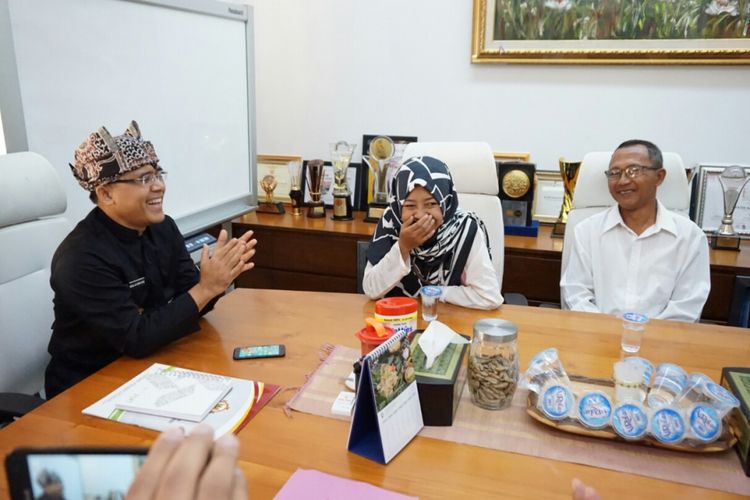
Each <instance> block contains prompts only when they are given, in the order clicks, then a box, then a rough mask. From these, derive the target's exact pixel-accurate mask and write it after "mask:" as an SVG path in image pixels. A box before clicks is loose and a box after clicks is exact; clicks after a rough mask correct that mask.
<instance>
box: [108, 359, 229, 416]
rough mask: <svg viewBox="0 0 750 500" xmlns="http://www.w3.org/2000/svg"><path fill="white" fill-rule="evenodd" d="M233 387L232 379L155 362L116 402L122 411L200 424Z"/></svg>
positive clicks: (126, 386)
mask: <svg viewBox="0 0 750 500" xmlns="http://www.w3.org/2000/svg"><path fill="white" fill-rule="evenodd" d="M231 388H232V379H231V378H229V377H222V376H221V375H214V374H211V373H205V372H197V371H193V370H186V369H184V368H177V367H175V366H167V365H162V364H159V363H154V364H153V365H151V366H150V367H149V368H148V369H146V370H145V371H143V372H141V373H140V374H139V375H138V376H136V377H135V378H134V379H132V380H131V381H130V382H128V383H127V384H126V385H125V386H124V387H123V390H122V391H121V392H120V393H119V395H118V398H117V399H116V400H115V407H116V408H119V409H122V410H129V411H135V412H139V413H147V414H149V415H158V416H160V417H170V418H178V419H181V420H189V421H191V422H200V421H201V420H203V419H204V418H205V417H206V415H208V412H209V411H211V409H212V408H213V407H214V406H216V403H218V402H219V401H221V399H222V398H223V397H224V396H226V395H227V393H228V392H229V391H230V389H231Z"/></svg>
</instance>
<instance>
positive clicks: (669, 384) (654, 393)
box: [646, 363, 687, 409]
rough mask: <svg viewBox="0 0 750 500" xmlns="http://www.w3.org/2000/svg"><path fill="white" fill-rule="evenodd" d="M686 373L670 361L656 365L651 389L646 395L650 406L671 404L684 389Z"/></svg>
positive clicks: (659, 406) (657, 406)
mask: <svg viewBox="0 0 750 500" xmlns="http://www.w3.org/2000/svg"><path fill="white" fill-rule="evenodd" d="M686 385H687V373H685V370H683V369H682V368H680V367H679V366H677V365H675V364H672V363H662V364H660V365H658V366H657V367H656V375H655V376H654V383H653V385H652V386H651V390H650V391H649V393H648V396H647V397H646V398H647V400H648V406H649V407H650V408H654V409H656V408H661V407H662V406H667V405H671V404H672V403H673V402H674V401H675V400H676V399H678V398H679V397H680V396H681V395H682V393H683V392H684V391H685V386H686Z"/></svg>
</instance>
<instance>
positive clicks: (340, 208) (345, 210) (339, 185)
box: [330, 141, 356, 220]
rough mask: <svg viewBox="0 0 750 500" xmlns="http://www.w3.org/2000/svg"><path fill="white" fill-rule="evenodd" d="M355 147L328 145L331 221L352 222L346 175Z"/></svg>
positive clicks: (340, 143)
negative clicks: (330, 176)
mask: <svg viewBox="0 0 750 500" xmlns="http://www.w3.org/2000/svg"><path fill="white" fill-rule="evenodd" d="M355 146H356V144H349V143H348V142H345V141H339V142H337V143H336V144H331V145H330V148H331V163H332V164H333V216H332V217H331V218H332V219H333V220H352V209H353V207H352V198H351V191H349V186H348V185H347V182H346V173H347V170H348V167H349V162H351V161H352V153H354V147H355Z"/></svg>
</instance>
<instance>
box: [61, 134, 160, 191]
mask: <svg viewBox="0 0 750 500" xmlns="http://www.w3.org/2000/svg"><path fill="white" fill-rule="evenodd" d="M158 163H159V158H158V157H157V156H156V151H154V146H153V145H152V144H151V143H150V142H149V141H144V140H143V139H142V138H141V130H140V129H139V128H138V124H137V123H136V122H135V121H131V122H130V125H128V128H127V130H125V133H124V134H122V135H118V136H117V137H112V136H111V135H110V133H109V132H108V131H107V129H106V128H104V127H99V129H98V130H97V131H96V132H92V133H91V134H90V135H89V136H88V138H87V139H86V140H85V141H83V143H82V144H81V145H80V146H78V149H76V152H75V164H71V165H70V169H71V170H72V171H73V175H74V176H75V178H76V180H77V181H78V184H80V185H81V187H82V188H83V189H86V190H87V191H93V190H94V189H96V186H98V185H100V184H106V183H108V182H112V181H114V180H117V179H118V178H119V177H120V176H121V175H122V174H124V173H126V172H130V171H131V170H135V169H137V168H140V167H142V166H144V165H154V167H156V166H157V165H158Z"/></svg>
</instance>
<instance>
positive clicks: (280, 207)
mask: <svg viewBox="0 0 750 500" xmlns="http://www.w3.org/2000/svg"><path fill="white" fill-rule="evenodd" d="M276 184H277V183H276V177H274V176H273V175H271V174H268V175H264V176H263V178H262V179H261V180H260V187H261V188H263V191H265V192H266V199H265V201H261V202H260V203H258V212H262V213H265V214H283V213H284V212H285V210H284V204H283V203H281V202H280V201H277V202H275V201H273V190H274V189H276Z"/></svg>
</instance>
